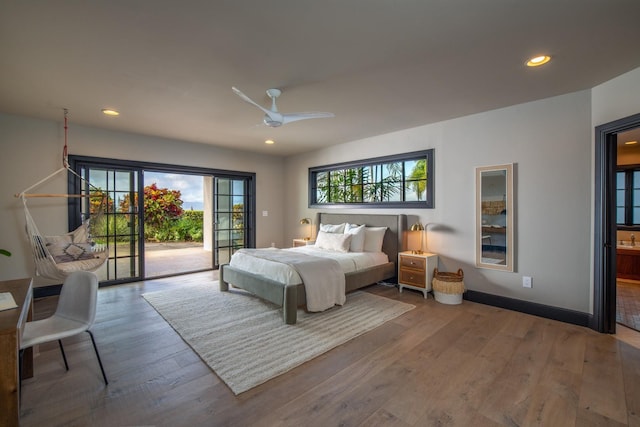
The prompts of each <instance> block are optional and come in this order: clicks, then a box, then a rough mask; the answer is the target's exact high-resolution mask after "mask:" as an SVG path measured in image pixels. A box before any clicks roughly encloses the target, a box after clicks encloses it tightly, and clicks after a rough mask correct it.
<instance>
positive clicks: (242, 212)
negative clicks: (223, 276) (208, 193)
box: [213, 177, 252, 268]
mask: <svg viewBox="0 0 640 427" xmlns="http://www.w3.org/2000/svg"><path fill="white" fill-rule="evenodd" d="M213 187H214V196H213V198H214V263H215V268H219V266H220V265H221V264H227V263H228V262H229V261H230V260H231V255H233V253H234V252H235V251H237V250H238V249H240V248H244V247H250V245H251V239H250V238H249V236H251V232H250V230H251V224H250V219H251V218H252V215H251V209H252V208H251V205H252V204H251V203H250V200H251V199H250V194H249V191H248V190H249V183H248V178H244V177H239V178H229V177H214V186H213Z"/></svg>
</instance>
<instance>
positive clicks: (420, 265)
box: [400, 255, 426, 270]
mask: <svg viewBox="0 0 640 427" xmlns="http://www.w3.org/2000/svg"><path fill="white" fill-rule="evenodd" d="M425 265H426V260H425V259H424V258H418V257H412V256H406V255H402V256H401V257H400V268H402V267H409V268H415V269H417V270H424V268H425Z"/></svg>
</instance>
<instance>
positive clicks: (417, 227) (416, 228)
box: [411, 222, 424, 231]
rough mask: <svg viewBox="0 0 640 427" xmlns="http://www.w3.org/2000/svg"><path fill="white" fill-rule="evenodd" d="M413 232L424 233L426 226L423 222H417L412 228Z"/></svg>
mask: <svg viewBox="0 0 640 427" xmlns="http://www.w3.org/2000/svg"><path fill="white" fill-rule="evenodd" d="M411 231H424V226H423V225H422V223H421V222H416V223H415V224H413V225H412V226H411Z"/></svg>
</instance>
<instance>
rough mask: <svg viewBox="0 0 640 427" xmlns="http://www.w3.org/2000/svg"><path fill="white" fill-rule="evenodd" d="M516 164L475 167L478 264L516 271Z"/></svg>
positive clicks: (478, 265)
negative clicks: (514, 249)
mask: <svg viewBox="0 0 640 427" xmlns="http://www.w3.org/2000/svg"><path fill="white" fill-rule="evenodd" d="M513 214H514V212H513V165H512V164H507V165H497V166H483V167H478V168H476V266H477V267H482V268H491V269H494V270H504V271H513V264H514V263H513V235H514V231H515V230H514V227H513Z"/></svg>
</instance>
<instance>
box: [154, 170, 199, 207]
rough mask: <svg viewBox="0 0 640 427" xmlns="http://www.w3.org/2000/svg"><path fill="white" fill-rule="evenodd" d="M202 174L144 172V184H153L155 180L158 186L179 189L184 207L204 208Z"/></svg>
mask: <svg viewBox="0 0 640 427" xmlns="http://www.w3.org/2000/svg"><path fill="white" fill-rule="evenodd" d="M202 181H203V179H202V176H200V175H183V174H177V173H164V172H149V171H145V172H144V185H145V187H146V186H147V185H151V184H153V183H154V182H155V183H156V186H157V187H158V188H168V189H170V190H179V191H180V193H181V197H180V198H181V199H182V202H183V203H182V208H183V209H187V210H188V209H191V208H193V209H194V210H202V201H203V193H202V192H203V189H202Z"/></svg>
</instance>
